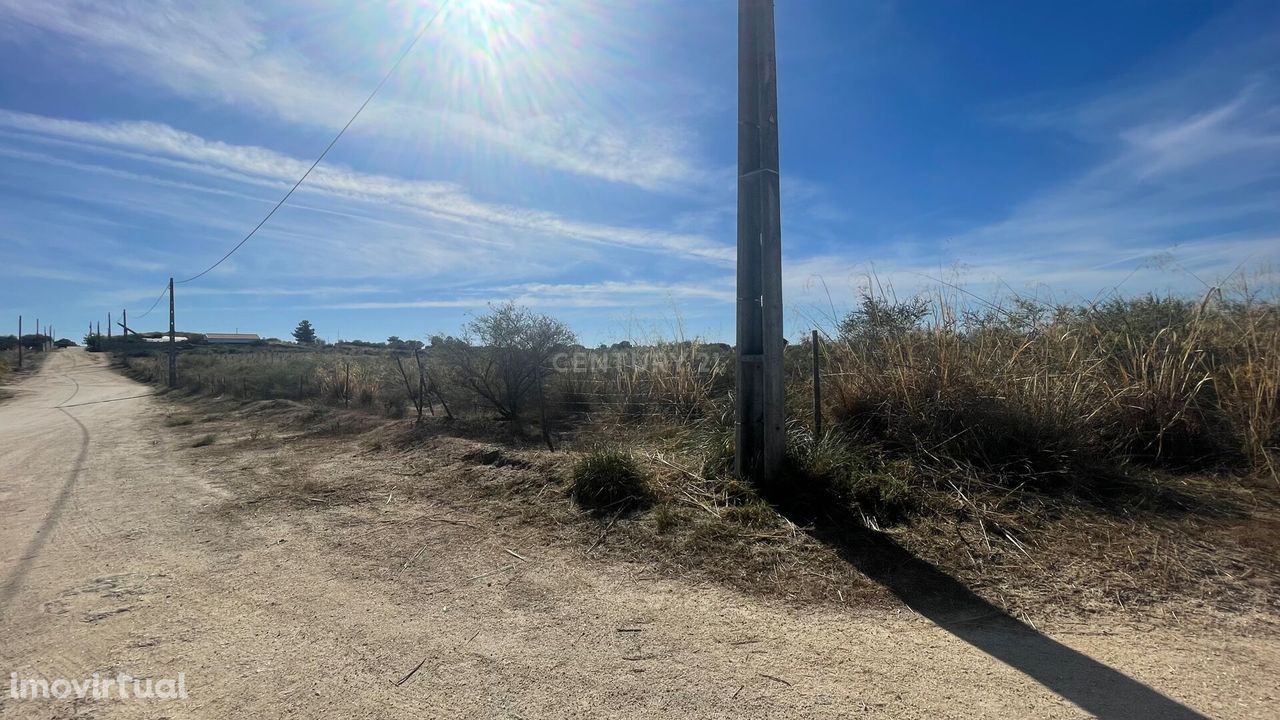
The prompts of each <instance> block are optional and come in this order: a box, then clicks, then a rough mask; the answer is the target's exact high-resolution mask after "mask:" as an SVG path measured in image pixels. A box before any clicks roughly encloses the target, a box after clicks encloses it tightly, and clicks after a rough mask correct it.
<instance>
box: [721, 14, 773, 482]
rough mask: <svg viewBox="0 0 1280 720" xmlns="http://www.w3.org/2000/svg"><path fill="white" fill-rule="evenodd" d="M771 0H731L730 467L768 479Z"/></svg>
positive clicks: (745, 475)
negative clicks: (734, 160) (734, 85)
mask: <svg viewBox="0 0 1280 720" xmlns="http://www.w3.org/2000/svg"><path fill="white" fill-rule="evenodd" d="M773 35H774V33H773V0H738V318H737V334H738V338H737V340H738V347H737V352H738V358H737V360H738V365H737V378H736V382H737V408H736V418H735V420H736V428H735V430H736V432H735V435H736V440H737V448H736V452H735V455H734V467H735V470H736V471H737V473H738V476H739V477H741V478H743V479H745V480H749V481H753V482H768V481H770V480H772V479H773V478H774V476H775V475H776V474H777V471H778V469H779V468H780V467H781V465H782V458H783V453H784V451H785V446H784V443H785V434H784V428H783V424H784V420H785V415H784V413H785V408H784V405H783V401H784V399H783V373H782V348H783V335H782V223H781V216H780V213H779V177H778V167H779V166H778V86H777V72H776V58H775V50H774V37H773Z"/></svg>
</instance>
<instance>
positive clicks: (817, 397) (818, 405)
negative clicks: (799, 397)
mask: <svg viewBox="0 0 1280 720" xmlns="http://www.w3.org/2000/svg"><path fill="white" fill-rule="evenodd" d="M810 344H811V345H813V439H814V441H815V442H816V441H817V440H818V439H820V438H821V437H822V375H821V373H820V372H819V370H820V365H821V360H820V348H819V347H818V331H817V330H814V331H813V335H812V342H811V343H810Z"/></svg>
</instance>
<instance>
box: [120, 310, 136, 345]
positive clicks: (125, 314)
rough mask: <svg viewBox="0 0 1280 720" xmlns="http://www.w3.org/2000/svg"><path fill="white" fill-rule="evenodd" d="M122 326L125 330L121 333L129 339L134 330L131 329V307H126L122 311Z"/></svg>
mask: <svg viewBox="0 0 1280 720" xmlns="http://www.w3.org/2000/svg"><path fill="white" fill-rule="evenodd" d="M120 327H121V329H123V330H124V332H123V333H121V334H122V335H123V336H124V339H125V340H128V339H129V333H130V332H132V331H131V330H129V308H125V309H123V310H121V311H120ZM133 334H134V335H137V333H133Z"/></svg>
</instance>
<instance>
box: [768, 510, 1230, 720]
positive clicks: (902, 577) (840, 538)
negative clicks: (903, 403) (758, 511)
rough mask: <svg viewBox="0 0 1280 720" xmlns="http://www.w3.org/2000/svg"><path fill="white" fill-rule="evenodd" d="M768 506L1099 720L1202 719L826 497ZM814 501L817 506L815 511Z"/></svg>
mask: <svg viewBox="0 0 1280 720" xmlns="http://www.w3.org/2000/svg"><path fill="white" fill-rule="evenodd" d="M768 494H769V495H773V496H775V497H772V498H770V500H771V502H772V503H773V505H774V507H775V508H776V509H777V510H778V511H779V512H781V513H782V514H783V515H785V516H786V517H787V518H789V519H790V520H791V521H792V522H794V523H795V524H796V525H797V526H799V527H807V528H809V530H808V532H809V534H810V535H811V536H813V537H814V538H815V539H817V540H819V541H821V542H822V543H824V544H826V545H828V546H829V547H831V548H833V549H834V550H836V552H838V553H839V554H840V556H841V557H842V558H843V559H844V560H845V561H847V562H848V563H849V564H850V565H852V566H853V567H854V568H856V569H857V570H859V571H860V572H862V573H863V574H864V575H866V576H867V577H868V578H870V579H872V580H874V581H875V582H877V583H879V584H880V585H882V586H884V587H885V588H886V589H887V590H889V592H891V593H893V594H894V595H895V596H896V597H897V598H898V599H899V600H901V601H902V602H903V604H905V605H906V606H907V607H909V608H911V609H912V610H914V611H916V612H917V613H919V614H921V615H923V616H924V617H926V618H928V619H929V620H931V621H932V622H933V623H935V624H936V625H937V626H938V627H940V628H942V629H943V630H946V631H947V632H949V633H951V634H952V635H954V636H955V637H957V638H959V639H960V640H963V641H964V642H966V643H968V644H969V645H971V646H973V647H975V648H977V649H979V650H981V651H982V652H984V653H986V654H987V655H990V656H991V657H993V658H995V659H997V660H999V661H1000V662H1003V663H1004V664H1006V665H1008V666H1009V667H1011V668H1014V669H1015V670H1018V671H1020V672H1022V673H1024V674H1026V675H1028V676H1029V677H1031V678H1032V679H1034V680H1035V681H1036V682H1038V683H1040V684H1041V685H1043V686H1044V687H1046V688H1048V689H1049V690H1050V691H1052V692H1053V693H1055V694H1057V695H1059V696H1060V697H1062V698H1064V699H1066V700H1068V701H1070V702H1072V703H1074V704H1075V705H1076V706H1078V707H1079V708H1081V709H1082V710H1084V711H1086V712H1088V713H1090V714H1092V715H1094V716H1097V717H1098V718H1101V719H1102V720H1113V719H1114V720H1120V719H1121V718H1123V719H1124V720H1186V719H1191V718H1195V719H1197V720H1204V718H1205V716H1204V715H1202V714H1200V713H1198V712H1196V711H1195V710H1192V709H1191V708H1189V707H1187V706H1185V705H1183V704H1182V703H1179V702H1177V701H1176V700H1173V699H1172V698H1169V697H1167V696H1165V695H1163V694H1161V693H1160V692H1158V691H1156V690H1154V689H1153V688H1151V687H1148V686H1147V685H1144V684H1143V683H1141V682H1139V681H1137V680H1135V679H1133V678H1131V677H1129V676H1127V675H1125V674H1124V673H1122V672H1120V671H1118V670H1116V669H1115V668H1112V667H1109V666H1108V665H1106V664H1104V663H1101V662H1099V661H1097V660H1094V659H1093V658H1091V657H1089V656H1088V655H1085V654H1084V653H1081V652H1079V651H1077V650H1073V649H1072V648H1069V647H1067V646H1066V645H1063V644H1062V643H1060V642H1058V641H1056V640H1054V639H1052V638H1050V637H1048V636H1046V635H1044V634H1042V633H1040V632H1039V631H1037V630H1035V629H1034V628H1032V627H1030V626H1028V625H1026V624H1025V623H1022V622H1020V621H1019V620H1017V619H1015V618H1014V617H1013V616H1011V615H1009V614H1008V613H1007V612H1005V611H1004V610H1002V609H1000V608H998V607H996V606H995V605H993V604H991V603H990V602H988V601H986V600H984V599H983V598H981V597H979V596H978V595H977V594H976V593H974V592H973V591H972V590H970V589H969V588H967V587H965V585H964V584H962V583H961V582H960V581H958V580H956V579H955V578H953V577H951V576H950V575H948V574H947V573H945V572H943V571H942V570H940V569H938V568H937V567H935V566H934V565H932V564H930V563H928V562H926V561H924V560H922V559H920V558H918V557H916V556H915V555H913V554H911V553H910V552H909V551H908V550H907V549H906V548H904V547H902V546H901V545H899V544H898V543H897V542H895V541H894V540H893V539H892V538H890V537H889V536H888V535H885V534H884V533H881V532H877V531H874V530H871V529H869V528H867V527H866V526H865V525H863V523H862V521H861V519H860V518H858V517H857V516H856V515H854V514H853V512H852V511H850V510H848V509H847V508H846V507H845V506H844V505H843V504H841V503H838V502H834V501H833V499H832V498H822V497H814V496H813V495H812V494H806V493H800V494H799V497H797V494H796V493H793V492H783V491H774V492H770V493H768ZM818 508H820V510H817V509H818Z"/></svg>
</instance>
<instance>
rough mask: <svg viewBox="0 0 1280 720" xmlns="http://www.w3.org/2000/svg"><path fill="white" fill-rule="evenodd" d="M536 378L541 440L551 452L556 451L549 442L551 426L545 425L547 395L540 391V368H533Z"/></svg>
mask: <svg viewBox="0 0 1280 720" xmlns="http://www.w3.org/2000/svg"><path fill="white" fill-rule="evenodd" d="M534 372H535V373H537V378H538V412H539V414H540V415H541V417H540V418H539V424H540V425H541V426H542V441H543V442H545V443H546V444H547V449H548V450H550V451H551V452H555V451H556V446H555V445H554V444H552V442H551V428H549V427H547V396H546V395H544V394H543V392H542V368H536V369H535V370H534Z"/></svg>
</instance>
